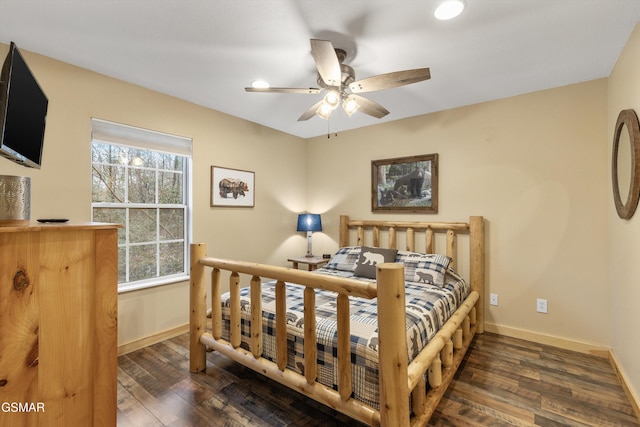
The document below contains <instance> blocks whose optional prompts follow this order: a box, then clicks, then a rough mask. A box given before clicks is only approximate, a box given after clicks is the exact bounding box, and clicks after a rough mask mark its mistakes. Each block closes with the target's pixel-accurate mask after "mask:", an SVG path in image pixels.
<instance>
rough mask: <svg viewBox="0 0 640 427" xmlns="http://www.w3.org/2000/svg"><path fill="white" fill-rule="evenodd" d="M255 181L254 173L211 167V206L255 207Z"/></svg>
mask: <svg viewBox="0 0 640 427" xmlns="http://www.w3.org/2000/svg"><path fill="white" fill-rule="evenodd" d="M254 181H255V173H254V172H249V171H243V170H238V169H229V168H222V167H219V166H211V206H212V207H216V206H224V207H243V208H251V207H253V205H254V200H255V193H256V192H255V184H254Z"/></svg>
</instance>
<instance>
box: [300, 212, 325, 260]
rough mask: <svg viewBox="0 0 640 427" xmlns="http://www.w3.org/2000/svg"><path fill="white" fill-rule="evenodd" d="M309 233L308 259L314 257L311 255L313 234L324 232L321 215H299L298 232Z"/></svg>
mask: <svg viewBox="0 0 640 427" xmlns="http://www.w3.org/2000/svg"><path fill="white" fill-rule="evenodd" d="M297 231H306V232H307V255H306V256H307V257H312V256H313V253H311V233H313V232H314V231H322V220H321V219H320V214H309V213H307V214H300V215H298V230H297Z"/></svg>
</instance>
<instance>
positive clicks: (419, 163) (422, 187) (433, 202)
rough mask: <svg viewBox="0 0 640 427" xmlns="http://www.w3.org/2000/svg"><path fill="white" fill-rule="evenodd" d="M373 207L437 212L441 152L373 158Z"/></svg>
mask: <svg viewBox="0 0 640 427" xmlns="http://www.w3.org/2000/svg"><path fill="white" fill-rule="evenodd" d="M371 210H372V211H374V212H376V211H387V212H388V211H396V212H407V213H438V155H437V154H424V155H420V156H410V157H398V158H395V159H384V160H373V161H372V162H371Z"/></svg>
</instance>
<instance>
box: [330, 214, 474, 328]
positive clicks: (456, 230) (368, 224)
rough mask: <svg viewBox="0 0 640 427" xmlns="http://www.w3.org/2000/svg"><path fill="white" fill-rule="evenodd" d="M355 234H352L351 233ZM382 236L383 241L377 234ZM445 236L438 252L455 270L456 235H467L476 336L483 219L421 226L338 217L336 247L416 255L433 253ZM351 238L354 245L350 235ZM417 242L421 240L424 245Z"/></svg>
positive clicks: (419, 224)
mask: <svg viewBox="0 0 640 427" xmlns="http://www.w3.org/2000/svg"><path fill="white" fill-rule="evenodd" d="M354 231H355V233H354ZM382 232H383V233H385V234H386V236H385V237H386V239H383V238H382V237H381V233H382ZM439 233H440V234H445V236H446V237H445V239H444V240H445V242H446V243H445V246H446V248H445V250H444V251H443V250H438V251H437V252H438V253H443V254H445V255H447V256H448V257H450V258H451V259H452V264H451V266H453V267H455V266H456V263H457V260H456V242H457V236H458V235H459V234H465V235H466V234H468V235H469V259H468V262H469V280H470V285H471V289H472V290H475V291H478V294H479V295H480V298H479V300H478V303H477V307H476V309H477V316H478V319H479V320H482V321H480V322H478V323H479V328H480V330H479V332H483V331H482V329H483V327H484V326H483V325H484V321H483V320H484V280H485V249H484V217H482V216H471V217H469V222H423V221H388V220H385V221H382V220H354V219H350V218H349V216H348V215H340V242H339V243H340V247H344V246H349V245H356V246H365V245H366V246H373V247H382V244H383V241H384V243H385V244H384V246H385V247H388V248H392V249H406V250H408V251H416V250H417V248H425V251H424V252H426V253H436V247H435V245H436V243H435V242H436V235H437V234H439ZM354 234H355V238H356V239H355V241H354V240H353V235H354ZM419 239H424V245H423V244H422V243H420V241H419ZM398 241H404V243H405V246H406V247H404V248H398V247H397V245H398Z"/></svg>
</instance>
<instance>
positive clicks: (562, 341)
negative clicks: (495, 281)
mask: <svg viewBox="0 0 640 427" xmlns="http://www.w3.org/2000/svg"><path fill="white" fill-rule="evenodd" d="M484 330H485V331H487V332H493V333H494V334H498V335H504V336H507V337H512V338H520V339H523V340H527V341H533V342H537V343H539V344H545V345H551V346H554V347H558V348H563V349H565V350H573V351H577V352H579V353H584V354H592V355H594V356H598V357H602V358H605V359H607V358H609V351H610V348H609V347H605V346H600V345H595V344H587V343H583V342H580V341H573V340H569V339H566V338H560V337H555V336H552V335H545V334H539V333H537V332H531V331H525V330H523V329H518V328H512V327H509V326H503V325H496V324H494V323H486V322H485V324H484Z"/></svg>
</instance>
